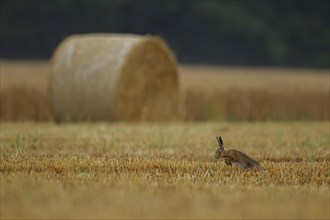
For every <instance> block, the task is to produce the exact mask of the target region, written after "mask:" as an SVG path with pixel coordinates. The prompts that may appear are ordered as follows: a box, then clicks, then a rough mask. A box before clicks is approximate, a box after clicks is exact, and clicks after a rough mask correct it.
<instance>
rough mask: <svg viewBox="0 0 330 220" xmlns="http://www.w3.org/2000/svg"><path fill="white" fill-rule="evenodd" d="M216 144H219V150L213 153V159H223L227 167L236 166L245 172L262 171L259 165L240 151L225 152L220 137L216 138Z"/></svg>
mask: <svg viewBox="0 0 330 220" xmlns="http://www.w3.org/2000/svg"><path fill="white" fill-rule="evenodd" d="M217 140H218V143H219V146H220V147H219V148H218V149H217V151H216V152H215V155H214V156H215V158H216V159H221V158H224V159H225V163H226V164H227V165H230V166H231V165H236V166H239V167H241V168H243V169H245V170H254V169H256V170H263V168H262V167H261V165H260V164H259V163H258V162H257V161H255V160H254V159H252V158H251V157H249V156H248V155H246V154H245V153H242V152H241V151H238V150H234V149H233V150H225V148H224V145H223V141H222V138H221V136H219V137H217Z"/></svg>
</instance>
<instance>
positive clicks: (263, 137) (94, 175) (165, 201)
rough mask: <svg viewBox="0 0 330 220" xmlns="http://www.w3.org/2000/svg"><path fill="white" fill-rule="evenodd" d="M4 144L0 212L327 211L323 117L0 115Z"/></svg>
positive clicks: (261, 214)
mask: <svg viewBox="0 0 330 220" xmlns="http://www.w3.org/2000/svg"><path fill="white" fill-rule="evenodd" d="M219 134H221V135H222V137H223V139H224V142H225V145H226V146H227V145H228V148H230V146H235V148H237V149H239V150H242V151H243V152H246V153H248V154H249V155H251V156H253V157H254V158H255V159H257V160H258V161H259V162H260V163H261V165H262V166H263V167H264V168H265V169H266V170H267V171H268V172H248V171H243V170H241V169H239V168H237V167H229V166H226V165H225V163H224V162H223V161H216V160H215V159H214V157H213V155H214V152H215V150H216V148H217V142H216V139H215V136H216V135H219ZM0 147H1V163H0V171H1V217H3V218H42V217H46V218H71V217H74V218H86V217H87V218H103V217H105V218H122V217H125V218H170V217H186V218H187V217H194V218H294V219H296V218H309V219H317V218H324V219H328V218H329V217H330V216H329V205H330V204H329V199H330V197H329V184H330V179H329V178H330V173H329V166H330V151H329V124H328V123H327V122H302V123H300V122H292V123H275V122H268V123H170V124H148V123H139V124H124V123H115V124H102V123H101V124H99V123H98V124H63V125H56V124H49V123H45V124H42V123H40V124H35V123H2V124H1V146H0Z"/></svg>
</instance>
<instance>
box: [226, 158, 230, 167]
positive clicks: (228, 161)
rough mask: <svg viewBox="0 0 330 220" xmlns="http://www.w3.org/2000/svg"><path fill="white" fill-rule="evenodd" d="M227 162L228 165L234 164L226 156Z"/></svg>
mask: <svg viewBox="0 0 330 220" xmlns="http://www.w3.org/2000/svg"><path fill="white" fill-rule="evenodd" d="M225 163H226V164H227V165H228V166H231V165H232V162H231V160H230V159H228V158H225Z"/></svg>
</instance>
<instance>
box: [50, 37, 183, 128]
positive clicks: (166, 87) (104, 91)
mask: <svg viewBox="0 0 330 220" xmlns="http://www.w3.org/2000/svg"><path fill="white" fill-rule="evenodd" d="M49 83H50V96H51V103H52V107H53V113H54V117H55V120H56V121H59V122H63V121H104V120H105V121H113V120H124V121H164V120H174V119H177V118H178V117H179V110H178V105H179V76H178V70H177V66H176V60H175V56H174V55H173V53H172V52H171V50H170V49H169V47H168V46H167V45H166V43H165V42H164V41H163V40H162V39H161V38H159V37H154V36H139V35H127V34H84V35H73V36H70V37H68V38H67V39H65V40H64V41H63V42H62V43H61V44H60V45H59V46H58V48H57V49H56V51H55V53H54V54H53V57H52V60H51V74H50V80H49Z"/></svg>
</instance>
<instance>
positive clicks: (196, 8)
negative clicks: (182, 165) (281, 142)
mask: <svg viewBox="0 0 330 220" xmlns="http://www.w3.org/2000/svg"><path fill="white" fill-rule="evenodd" d="M329 4H330V3H329V1H324V0H321V1H317V0H315V1H312V0H310V1H308V0H307V1H143V0H141V1H129V0H118V1H116V0H112V1H103V0H99V1H90V0H88V1H70V0H69V1H67V0H64V1H63V0H58V1H33V0H31V1H18V0H10V1H9V0H2V1H1V29H2V30H1V57H2V58H7V59H8V58H15V59H17V58H19V59H22V58H23V59H27V58H29V59H45V58H49V57H50V56H51V54H52V52H53V50H54V49H55V48H56V46H57V45H58V43H59V42H60V41H61V40H63V39H64V38H65V37H66V36H68V35H71V34H77V33H90V32H115V33H137V34H153V35H160V36H162V37H163V38H164V39H165V40H166V41H167V43H168V44H169V45H170V47H171V48H172V49H173V50H174V52H175V53H176V55H177V57H178V59H179V61H180V63H194V64H196V63H199V64H200V63H202V64H221V65H254V66H255V65H258V66H259V65H263V66H302V67H322V68H329V48H330V47H329V39H330V28H329V27H330V26H329V23H330V18H329V11H330V8H329Z"/></svg>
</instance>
